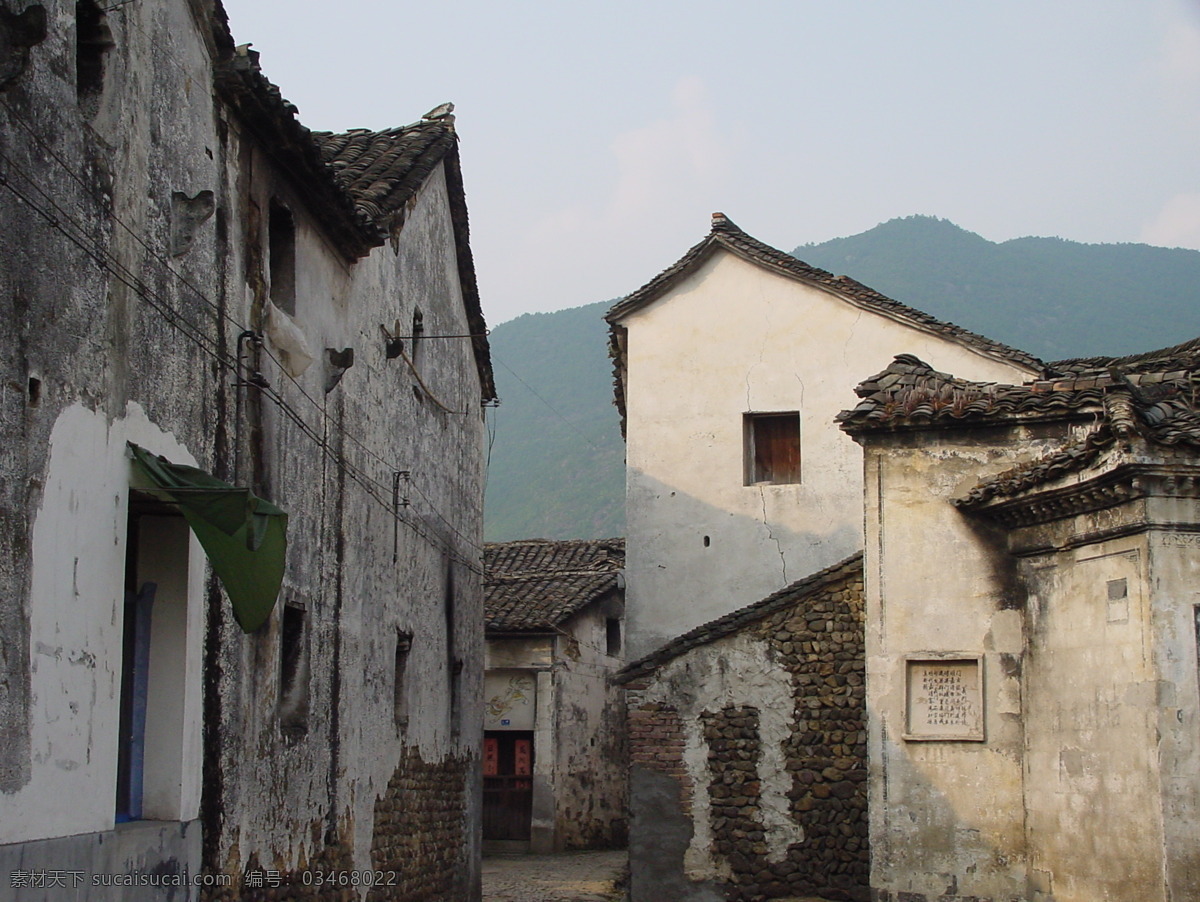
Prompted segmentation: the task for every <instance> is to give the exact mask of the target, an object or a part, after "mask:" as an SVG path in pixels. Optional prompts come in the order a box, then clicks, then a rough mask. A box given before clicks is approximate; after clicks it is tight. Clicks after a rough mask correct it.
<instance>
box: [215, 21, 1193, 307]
mask: <svg viewBox="0 0 1200 902" xmlns="http://www.w3.org/2000/svg"><path fill="white" fill-rule="evenodd" d="M225 5H226V8H227V10H228V12H229V17H230V24H231V27H232V29H233V34H234V38H235V40H237V41H238V42H239V43H246V42H250V43H252V44H253V45H254V48H255V49H256V50H258V51H259V52H260V53H261V54H262V66H263V70H264V72H265V74H266V75H267V77H268V78H270V79H271V80H272V81H274V82H275V83H276V84H278V85H279V86H280V87H281V89H282V91H283V95H284V96H285V97H287V98H288V99H289V100H291V101H292V102H293V103H295V104H296V105H297V106H298V107H299V108H300V118H301V120H302V121H303V122H304V123H305V124H306V125H308V126H309V127H310V128H316V129H332V130H335V131H337V130H343V129H347V128H355V127H366V128H374V129H382V128H388V127H391V126H396V125H403V124H406V123H409V122H412V121H414V120H416V119H418V118H420V116H421V114H422V113H424V112H426V111H427V110H429V109H432V108H433V107H435V106H436V105H438V104H439V103H441V102H443V101H446V100H452V101H454V103H455V105H456V110H455V112H456V115H457V117H458V121H457V128H458V132H459V135H460V137H461V151H462V159H463V177H464V180H465V182H466V189H467V203H468V205H469V209H470V215H471V236H472V242H471V243H472V247H473V249H474V252H475V261H476V267H477V269H478V274H479V283H480V290H481V293H482V297H483V304H484V312H485V314H486V315H487V318H488V322H489V324H490V325H492V326H494V325H497V324H499V323H501V322H504V321H505V320H508V319H511V318H513V317H514V316H517V315H518V314H521V313H525V312H531V311H539V310H556V309H561V308H564V307H574V306H578V305H580V304H586V303H590V302H592V301H599V300H607V299H609V298H615V297H618V296H621V295H624V294H628V293H629V292H630V291H633V290H634V289H636V288H638V287H639V286H640V285H642V284H643V283H644V282H646V281H648V280H649V279H650V278H652V277H653V276H654V275H655V274H656V273H658V272H659V271H660V270H661V269H663V268H664V267H666V266H668V265H669V264H671V263H672V262H674V261H675V260H676V259H677V258H678V257H679V256H680V255H681V254H682V253H683V252H684V251H685V250H686V249H687V248H688V247H690V246H691V245H692V244H694V243H696V242H697V241H699V240H700V239H701V238H702V237H703V236H704V235H705V234H706V233H707V232H708V228H709V214H710V213H712V212H713V211H715V210H721V211H723V212H725V213H726V214H727V215H728V216H729V217H730V218H731V219H733V220H734V221H735V222H736V223H737V224H738V225H740V226H741V227H742V228H743V229H745V230H746V231H748V232H750V233H751V234H752V235H754V236H755V237H757V238H760V239H761V240H763V241H766V242H767V243H769V244H772V245H774V246H776V247H780V248H783V249H785V250H790V249H791V248H793V247H795V246H797V245H799V244H803V243H805V242H810V241H811V242H820V241H824V240H827V239H829V238H835V237H840V236H844V235H852V234H856V233H858V232H862V231H865V230H867V229H869V228H871V227H872V226H874V225H876V224H877V223H879V222H882V221H884V220H887V219H891V218H894V217H897V216H907V215H910V214H913V213H924V214H932V215H936V216H941V217H944V218H946V219H951V220H953V221H954V222H956V223H958V224H959V225H961V226H963V227H965V228H967V229H970V230H971V231H974V232H978V233H979V234H981V235H983V236H984V237H985V238H989V239H991V240H993V241H1001V240H1005V239H1008V238H1014V237H1019V236H1023V235H1058V236H1061V237H1063V238H1070V239H1073V240H1076V241H1087V242H1121V241H1145V242H1148V243H1152V244H1161V245H1165V246H1169V247H1173V246H1180V247H1191V248H1197V249H1200V0H1050V2H1047V0H1006V2H1003V3H998V2H987V3H985V2H970V0H919V2H915V3H914V2H912V0H904V2H901V0H791V2H783V0H779V2H757V0H742V2H741V3H740V4H736V3H733V2H730V0H723V2H709V0H688V2H674V0H671V2H665V0H640V2H613V0H609V2H605V3H590V4H584V3H566V2H558V3H552V2H548V0H538V2H533V0H529V2H522V0H507V2H496V0H487V2H482V0H469V2H454V0H444V2H424V3H417V2H395V0H393V2H386V3H384V2H375V3H369V2H366V0H339V2H335V3H330V2H327V0H323V2H320V3H317V2H315V0H291V2H288V3H279V2H277V0H270V2H268V0H225ZM851 275H853V273H851Z"/></svg>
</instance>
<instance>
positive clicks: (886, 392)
mask: <svg viewBox="0 0 1200 902" xmlns="http://www.w3.org/2000/svg"><path fill="white" fill-rule="evenodd" d="M1048 370H1049V372H1048V374H1047V376H1046V377H1045V378H1041V379H1035V380H1032V381H1030V382H1027V383H1025V384H1024V385H1001V384H996V383H982V382H970V381H967V380H964V379H957V378H955V377H954V376H951V375H948V374H947V373H939V372H937V371H935V370H934V369H933V368H932V367H930V366H929V365H928V364H926V363H925V362H923V361H921V360H919V359H917V358H916V357H913V356H911V355H901V356H899V357H896V358H895V359H894V360H893V361H892V363H891V364H890V365H889V366H888V367H887V369H885V370H884V371H883V372H881V373H878V374H876V375H875V376H872V377H871V378H869V379H867V380H866V381H865V382H863V383H861V384H860V385H859V386H858V388H857V389H855V391H856V392H857V393H858V395H859V397H861V398H862V399H863V400H862V401H861V402H860V403H859V404H858V406H857V407H855V408H854V409H853V410H844V411H842V412H841V413H840V414H838V418H837V419H838V422H839V423H841V426H842V429H844V430H845V431H846V432H849V433H851V434H861V433H868V432H874V431H892V430H901V429H908V428H928V427H930V426H934V427H938V426H982V425H1010V424H1013V423H1018V422H1033V421H1046V420H1062V419H1064V418H1066V419H1080V418H1090V419H1093V420H1094V421H1095V423H1096V425H1095V426H1094V427H1093V428H1092V429H1091V430H1089V431H1088V433H1087V434H1086V435H1085V436H1083V437H1082V438H1077V439H1074V440H1072V441H1069V442H1067V443H1066V444H1065V445H1063V446H1062V447H1060V448H1057V449H1055V450H1053V451H1051V452H1049V453H1048V454H1045V455H1043V456H1041V457H1038V458H1036V459H1034V460H1031V461H1027V462H1025V463H1022V464H1019V465H1018V466H1016V467H1013V468H1012V469H1009V470H1006V471H1005V472H1003V473H1000V474H998V475H996V476H993V477H991V478H989V479H987V480H984V481H983V482H981V483H980V484H979V485H977V486H975V488H973V489H972V490H971V491H970V492H969V493H968V494H967V495H965V496H964V497H962V498H958V499H955V501H954V504H955V505H957V506H958V507H961V508H974V507H979V506H981V505H984V504H986V503H988V502H989V501H992V500H993V499H996V498H1003V497H1011V496H1013V495H1016V494H1018V493H1020V492H1022V491H1024V490H1025V489H1028V488H1032V487H1034V486H1037V485H1042V484H1044V483H1046V482H1049V481H1051V480H1053V479H1057V478H1058V477H1060V476H1064V475H1066V474H1068V473H1072V472H1078V471H1080V470H1083V469H1085V468H1086V467H1088V466H1091V465H1092V464H1093V463H1094V462H1095V461H1096V460H1097V459H1098V458H1099V457H1100V455H1101V453H1102V452H1103V451H1104V450H1105V449H1106V448H1108V447H1110V446H1112V445H1113V444H1114V442H1115V441H1117V440H1121V441H1129V440H1130V439H1132V438H1134V437H1137V436H1140V437H1142V438H1143V439H1145V440H1146V441H1149V442H1152V443H1156V444H1160V445H1187V446H1191V447H1195V448H1200V412H1198V411H1197V398H1198V397H1200V339H1197V340H1194V341H1188V342H1184V343H1183V344H1180V345H1175V346H1173V347H1171V348H1165V349H1163V350H1161V351H1152V352H1149V353H1146V354H1135V355H1130V356H1127V357H1092V358H1087V359H1079V360H1070V361H1058V362H1055V363H1053V364H1050V365H1049V367H1048Z"/></svg>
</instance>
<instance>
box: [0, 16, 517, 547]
mask: <svg viewBox="0 0 1200 902" xmlns="http://www.w3.org/2000/svg"><path fill="white" fill-rule="evenodd" d="M130 2H132V0H130ZM139 30H141V29H139ZM143 34H145V32H144V31H143ZM5 106H6V107H8V109H9V111H10V112H11V113H14V114H15V115H16V118H17V121H18V123H19V124H20V125H21V127H22V128H23V129H24V130H25V131H26V132H27V133H28V134H29V135H30V136H31V137H32V138H33V139H34V141H35V142H36V143H37V144H38V145H39V146H40V147H41V148H42V149H43V150H45V151H46V152H47V153H48V154H49V155H50V156H51V158H52V159H54V160H55V162H57V163H58V164H59V166H60V167H62V169H63V170H64V171H66V172H67V173H68V175H69V176H70V177H71V178H72V179H73V180H74V181H75V182H76V183H77V184H79V185H80V186H81V187H82V188H83V189H84V191H85V192H86V193H87V194H88V195H89V196H91V197H92V199H93V200H96V201H100V202H101V204H102V206H103V207H104V209H105V212H106V213H107V215H108V216H109V218H111V219H112V220H113V221H114V222H115V223H116V224H118V225H119V226H121V228H122V229H123V230H124V231H125V232H126V233H127V234H129V236H130V237H132V238H133V239H134V240H135V241H136V242H137V243H138V244H139V245H141V246H142V247H143V248H144V249H145V250H146V251H147V253H149V254H150V255H151V256H153V257H154V258H155V259H156V260H158V262H159V263H160V264H161V265H162V266H163V268H164V269H166V271H167V272H168V273H169V274H170V275H171V276H172V277H174V278H175V279H177V280H178V281H179V282H180V283H181V284H183V285H185V286H187V287H188V288H189V289H190V290H191V291H192V292H193V293H194V294H195V295H196V297H197V298H198V299H200V300H201V301H203V302H204V303H205V304H207V305H208V306H209V307H210V308H212V310H213V311H214V312H215V313H216V314H217V316H218V317H220V318H223V319H225V320H226V321H227V322H229V323H230V325H232V326H234V327H235V328H236V329H237V331H238V332H239V333H241V332H244V331H248V330H247V329H246V326H245V325H244V324H243V323H240V322H238V321H237V320H236V319H234V318H233V317H232V316H230V315H229V313H228V312H227V311H225V310H223V309H222V308H221V306H220V305H218V304H217V303H215V302H214V301H212V300H211V299H210V298H209V297H208V296H207V295H206V294H205V293H204V292H203V291H202V290H201V289H200V288H198V287H197V286H195V285H194V284H192V283H191V281H189V280H188V279H187V278H186V277H185V276H184V275H183V274H182V273H180V272H178V271H177V270H176V269H175V268H174V267H173V266H171V264H170V261H169V260H168V259H167V258H166V257H164V256H162V255H161V254H160V253H158V252H157V251H156V250H155V249H154V248H153V247H151V246H150V245H149V244H148V243H147V242H146V241H144V240H143V239H142V238H141V236H140V235H138V234H137V232H135V231H134V230H133V229H132V228H130V227H129V226H128V225H126V224H125V223H124V222H123V221H122V220H121V219H120V217H118V216H117V215H116V213H115V212H114V211H113V210H112V208H111V205H110V204H108V203H105V202H103V201H101V200H100V198H97V197H96V196H95V194H94V193H93V190H92V187H91V186H89V185H88V184H87V183H86V182H85V181H84V180H83V179H82V178H81V177H80V176H79V175H78V174H77V173H76V172H75V171H74V169H73V168H72V167H70V166H68V165H67V163H66V161H65V160H63V159H62V157H60V156H59V155H58V154H57V153H56V152H55V151H54V148H53V147H51V146H50V145H49V144H47V143H46V142H45V141H43V140H42V139H41V137H40V136H39V135H38V134H37V132H36V130H35V129H34V128H33V127H32V124H31V123H29V122H27V121H25V119H24V115H23V114H22V113H21V112H20V111H18V110H17V109H15V108H14V107H12V106H11V105H10V104H8V103H7V100H5ZM256 137H259V136H257V134H256ZM259 141H260V144H264V146H267V147H269V146H270V145H269V143H264V142H263V141H262V139H261V137H260V138H259ZM272 158H273V159H274V155H272ZM6 159H7V158H6ZM276 163H277V164H279V161H278V160H276ZM285 168H286V167H285ZM289 172H290V170H289ZM22 174H23V175H24V177H25V178H26V180H27V181H29V182H30V183H31V184H33V185H34V187H35V188H37V185H36V183H35V182H34V181H33V180H32V179H31V178H30V177H29V176H28V175H25V174H24V173H22ZM39 193H42V194H43V196H45V197H46V198H47V199H48V200H50V202H51V203H52V204H53V200H52V199H51V198H50V197H49V195H46V194H45V192H42V191H40V189H39ZM55 207H56V209H59V210H60V212H61V213H62V214H63V215H64V216H68V214H66V212H65V211H62V210H61V208H59V207H58V206H57V204H55ZM68 218H69V216H68ZM108 256H110V257H111V255H108ZM112 259H113V260H114V262H116V263H118V264H119V261H116V259H115V258H112ZM147 300H148V301H149V299H148V298H147ZM193 328H195V327H193ZM197 331H198V330H197ZM198 334H199V335H201V336H202V337H204V338H207V336H206V335H204V333H203V332H199V331H198ZM193 341H195V339H194V338H193ZM210 341H211V340H210ZM262 349H263V350H264V351H265V352H266V354H267V356H268V357H270V358H271V359H272V360H273V361H274V362H275V364H276V365H277V366H278V367H279V372H280V373H282V374H283V375H285V376H286V377H287V378H288V379H289V380H290V381H291V382H292V384H293V385H295V387H296V388H297V390H298V391H299V392H300V394H301V396H302V397H303V398H305V399H306V400H307V401H308V402H309V403H310V404H311V405H312V406H313V407H314V408H315V409H316V410H317V411H318V412H319V413H320V414H321V416H322V417H324V418H325V419H326V421H327V422H328V421H329V415H328V411H326V409H325V407H324V405H323V404H321V403H320V402H318V401H317V400H316V399H315V398H314V397H313V396H312V395H311V394H310V393H309V392H308V391H307V389H305V388H304V386H303V385H302V384H301V383H300V382H299V381H298V380H297V379H296V378H295V377H293V376H292V375H291V373H289V372H288V371H287V369H286V368H285V367H284V366H283V364H282V362H281V361H280V360H279V358H278V357H276V356H275V355H274V354H273V353H272V352H271V350H270V349H269V348H267V347H266V346H265V345H263V346H262ZM401 353H402V354H403V352H401ZM403 356H404V359H405V362H406V363H407V364H408V367H409V369H410V370H412V372H413V375H414V376H415V377H416V378H417V381H418V382H420V384H421V386H422V388H423V389H424V390H425V392H426V394H427V395H428V397H429V398H430V400H432V401H433V402H434V403H435V404H437V405H438V406H439V407H441V408H442V409H443V410H446V411H447V412H449V413H454V414H461V415H465V414H466V413H467V411H455V410H451V409H450V408H448V407H447V406H446V405H444V404H442V403H441V402H440V401H439V400H438V399H437V398H436V397H435V396H434V395H433V394H432V392H430V391H429V389H428V386H426V385H425V383H424V381H423V380H422V379H421V376H420V373H418V372H417V370H416V367H415V366H414V364H413V362H412V361H411V360H410V359H409V358H408V355H406V354H404V355H403ZM235 366H236V365H235ZM239 375H240V374H239ZM514 375H515V374H514ZM518 378H520V377H518ZM531 391H532V389H531ZM277 403H286V402H282V399H280V401H278V402H277ZM334 428H335V429H337V431H339V432H340V433H341V434H342V435H343V436H344V437H345V438H348V439H349V440H350V442H351V443H352V444H354V445H356V446H357V447H359V448H360V449H361V450H363V451H364V452H365V453H366V454H368V455H369V456H371V457H373V458H375V459H376V460H377V461H379V462H380V463H381V464H383V465H384V466H385V467H387V468H388V469H389V470H391V471H397V470H401V469H405V468H403V467H399V466H397V465H395V464H394V463H392V462H389V461H386V460H384V459H383V458H382V457H380V456H379V455H378V454H376V453H375V452H374V451H373V450H372V449H371V448H369V447H368V446H367V445H366V444H364V443H363V442H361V441H360V440H359V439H358V438H357V437H356V436H354V434H353V433H350V432H348V431H346V430H345V429H343V428H342V427H341V426H337V425H335V426H334ZM489 454H490V449H489ZM377 485H378V483H377ZM416 488H417V491H418V492H420V493H421V495H422V497H424V498H425V500H426V501H427V502H429V504H430V507H431V509H432V510H433V512H434V514H435V515H436V516H437V517H438V519H440V520H441V521H442V522H443V523H445V524H446V525H447V526H448V527H449V528H450V529H451V530H452V531H453V532H454V534H455V535H457V536H458V537H459V538H460V539H461V540H462V541H464V542H465V543H466V544H467V545H468V546H469V547H470V548H471V549H472V550H473V551H475V552H476V553H477V554H480V555H482V553H483V549H482V547H481V546H480V545H479V544H478V543H476V542H474V541H472V540H471V539H469V538H468V537H466V536H465V535H463V533H461V532H460V531H459V530H458V529H456V528H455V527H454V525H453V524H452V523H450V521H449V520H448V519H447V518H446V517H445V516H444V515H443V514H442V513H441V511H440V510H438V509H437V508H436V506H434V505H433V503H432V501H430V499H429V497H428V496H427V495H425V494H424V492H421V489H420V486H416Z"/></svg>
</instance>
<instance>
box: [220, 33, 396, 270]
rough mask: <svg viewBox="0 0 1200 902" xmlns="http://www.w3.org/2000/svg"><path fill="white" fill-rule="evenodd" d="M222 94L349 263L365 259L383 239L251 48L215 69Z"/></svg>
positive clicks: (238, 51)
mask: <svg viewBox="0 0 1200 902" xmlns="http://www.w3.org/2000/svg"><path fill="white" fill-rule="evenodd" d="M213 80H214V82H215V84H216V88H217V92H218V93H219V94H220V95H221V97H222V98H223V99H224V100H225V102H226V103H228V104H229V105H230V107H232V108H233V109H234V110H235V111H236V112H237V114H238V116H239V118H240V119H241V120H242V122H243V123H244V124H245V126H246V128H247V129H248V130H249V131H250V133H251V134H252V135H253V136H254V137H255V138H256V139H257V140H258V141H259V142H260V143H261V144H262V145H263V146H264V147H266V148H269V149H270V153H271V156H272V157H273V158H274V159H275V161H276V163H277V164H278V165H279V166H280V168H281V169H283V170H284V171H285V172H287V173H288V174H289V175H290V176H291V179H292V184H293V186H294V187H295V189H296V191H297V192H298V193H299V194H300V195H301V197H303V198H304V201H305V203H306V205H307V206H308V207H309V208H310V209H311V210H312V212H313V215H314V216H316V217H317V218H318V219H319V220H320V221H321V223H322V224H323V225H324V227H325V230H326V232H327V233H328V236H329V238H330V239H331V240H332V241H333V242H334V244H335V245H336V246H337V247H338V249H339V250H340V251H341V252H342V253H343V254H345V255H346V257H347V258H349V259H351V260H354V259H357V258H358V257H362V256H365V255H366V254H367V253H369V252H370V250H371V248H372V247H376V246H377V245H380V244H382V243H383V241H384V236H383V235H381V234H380V230H379V229H377V228H376V227H375V226H374V225H373V224H372V223H371V222H370V221H369V220H368V219H367V218H366V217H365V216H363V215H362V214H360V213H359V212H358V210H356V209H355V206H354V201H353V199H352V198H351V197H350V195H349V194H348V193H347V192H346V191H345V189H344V188H343V187H342V186H341V185H340V184H339V183H338V181H337V180H336V179H335V178H334V173H333V170H332V169H330V168H329V167H327V166H326V165H325V161H324V160H322V159H321V152H320V149H319V148H318V146H317V143H316V141H315V140H313V136H312V132H310V131H309V130H308V129H307V128H305V127H304V125H302V124H301V123H300V120H299V118H297V113H298V111H297V109H296V107H295V106H293V105H292V104H291V103H288V101H286V100H285V99H284V98H283V95H282V93H281V92H280V90H279V88H278V87H276V86H275V85H274V84H272V83H271V82H270V81H269V80H268V79H267V77H266V76H265V75H263V72H262V68H261V67H260V66H259V63H258V53H257V52H256V51H254V50H251V49H250V48H249V46H248V45H243V46H241V47H237V48H236V49H234V50H233V52H232V53H230V54H229V56H228V57H227V58H226V59H223V60H221V61H219V62H218V63H217V64H216V65H215V66H214V67H213Z"/></svg>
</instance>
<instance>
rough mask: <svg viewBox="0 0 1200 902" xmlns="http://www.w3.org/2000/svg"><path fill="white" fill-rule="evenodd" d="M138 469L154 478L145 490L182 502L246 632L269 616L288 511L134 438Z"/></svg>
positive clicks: (280, 567)
mask: <svg viewBox="0 0 1200 902" xmlns="http://www.w3.org/2000/svg"><path fill="white" fill-rule="evenodd" d="M129 448H130V450H131V451H132V452H133V462H134V466H135V468H136V469H137V470H138V472H140V473H141V474H142V475H143V476H145V477H146V479H147V480H148V481H149V482H150V483H152V486H151V487H147V488H146V489H144V491H147V492H149V493H150V494H153V495H156V496H158V497H160V498H162V499H163V500H165V501H170V502H172V503H173V504H175V505H177V506H178V507H179V510H180V513H182V514H183V516H184V517H185V518H186V519H187V522H188V525H189V526H190V527H191V528H192V532H194V533H195V534H196V538H197V539H199V540H200V544H201V545H202V546H204V551H205V553H207V554H208V560H209V563H211V564H212V568H213V572H214V573H216V574H217V577H218V578H219V579H220V580H221V583H222V584H223V585H224V586H225V591H226V593H228V595H229V601H230V602H231V603H232V605H233V616H234V618H235V619H236V620H237V622H238V626H240V627H241V628H242V630H243V631H244V632H247V633H251V632H254V630H256V629H258V628H259V627H260V626H262V625H263V623H264V622H265V621H266V619H267V618H268V617H269V616H270V615H271V609H272V608H273V607H274V606H275V599H276V598H277V597H278V596H279V587H280V585H281V584H282V583H283V564H284V558H285V555H286V553H287V514H285V513H284V512H283V511H281V510H280V509H279V508H277V507H276V506H275V505H273V504H271V503H270V502H269V501H263V499H261V498H259V497H257V496H256V495H254V494H253V493H251V492H250V490H249V489H239V488H237V487H236V486H232V485H230V484H229V483H227V482H222V481H221V480H220V479H217V478H216V477H215V476H213V475H211V474H209V473H205V472H204V471H203V470H198V469H196V468H195V467H188V466H183V465H182V464H173V463H171V462H170V461H168V460H167V459H166V458H164V457H159V456H157V455H155V454H151V453H150V452H149V451H147V450H146V449H145V448H139V447H138V446H137V445H135V444H133V443H132V442H130V443H129Z"/></svg>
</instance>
